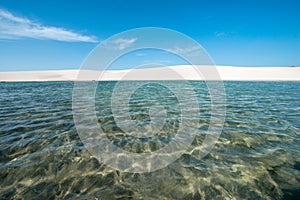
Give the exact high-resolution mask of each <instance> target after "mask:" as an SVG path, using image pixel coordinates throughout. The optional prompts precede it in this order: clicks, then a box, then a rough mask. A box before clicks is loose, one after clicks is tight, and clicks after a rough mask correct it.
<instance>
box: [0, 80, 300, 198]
mask: <svg viewBox="0 0 300 200" xmlns="http://www.w3.org/2000/svg"><path fill="white" fill-rule="evenodd" d="M115 84H116V82H101V83H99V85H98V88H97V95H96V112H97V117H98V122H99V123H100V124H101V126H102V129H103V131H104V132H105V133H106V134H107V137H108V138H110V139H111V140H112V141H113V142H114V144H115V145H117V146H119V147H120V148H123V149H125V150H127V151H132V152H136V153H140V152H152V151H156V150H157V149H160V148H162V147H163V146H164V145H167V144H168V142H170V140H171V139H172V137H173V135H172V133H175V132H176V130H177V129H178V126H179V125H180V119H179V118H178V112H179V111H180V109H179V108H178V106H179V105H178V101H177V100H176V97H174V94H172V93H170V92H169V91H168V90H167V89H166V88H163V87H161V86H159V84H152V85H148V86H147V87H144V88H139V89H138V90H137V91H136V92H135V93H134V94H133V95H132V98H131V100H130V109H129V110H130V112H131V114H132V115H131V117H132V119H138V120H139V121H140V122H141V126H143V125H145V124H147V123H149V120H150V118H149V115H148V113H149V110H147V107H149V106H150V105H152V104H153V102H159V103H161V104H163V106H164V107H165V108H166V110H167V121H166V125H165V126H164V127H163V129H162V130H161V132H160V134H158V135H157V136H156V137H153V138H152V139H149V140H144V139H143V140H138V139H136V138H134V137H128V136H126V134H124V133H123V132H122V131H121V130H120V128H118V127H117V125H116V123H115V122H114V118H113V115H112V111H111V109H110V100H111V91H112V89H113V88H114V86H115ZM130 84H134V82H128V85H130ZM173 84H175V85H178V87H180V86H181V83H180V81H178V82H176V81H175V82H174V83H173ZM191 85H193V87H194V88H195V91H196V94H197V98H198V99H199V102H200V113H199V114H200V117H199V122H200V123H199V131H200V132H202V131H203V132H205V130H206V129H207V127H208V124H209V120H210V98H209V93H208V91H207V89H206V87H205V84H204V83H203V82H191ZM72 89H73V83H72V82H43V83H0V94H1V96H0V199H41V198H43V199H53V198H57V199H74V198H76V199H96V198H97V199H296V198H297V197H299V196H300V156H299V155H300V101H299V99H300V82H225V89H226V95H227V98H226V99H227V100H226V101H227V104H226V106H227V110H226V113H227V114H226V120H225V123H224V128H223V131H222V134H221V136H220V138H219V139H218V142H217V143H216V145H215V146H214V148H213V150H212V151H211V153H210V154H209V155H207V156H206V157H205V158H202V159H200V158H199V154H198V152H197V147H199V146H200V145H201V144H202V141H203V139H204V134H199V135H197V136H196V137H195V139H194V141H193V143H192V145H191V147H190V148H189V149H188V150H187V151H186V153H184V154H183V155H182V156H181V157H180V158H179V159H178V160H176V161H175V162H174V163H172V164H170V165H169V166H168V167H166V168H163V169H160V170H157V171H154V172H150V173H142V174H138V173H125V172H120V171H118V170H115V169H112V168H110V167H108V166H106V165H105V164H103V163H101V162H99V161H98V160H97V159H96V158H95V157H94V156H93V155H91V154H90V153H89V152H88V151H87V150H86V149H85V147H84V145H83V143H82V142H81V140H80V138H79V136H78V135H77V132H76V128H75V125H74V121H73V115H72ZM187 101H188V99H187ZM145 131H147V130H145Z"/></svg>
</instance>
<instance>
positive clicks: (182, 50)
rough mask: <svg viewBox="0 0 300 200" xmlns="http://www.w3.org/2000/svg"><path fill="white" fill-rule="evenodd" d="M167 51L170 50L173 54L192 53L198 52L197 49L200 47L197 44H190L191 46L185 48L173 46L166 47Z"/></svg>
mask: <svg viewBox="0 0 300 200" xmlns="http://www.w3.org/2000/svg"><path fill="white" fill-rule="evenodd" d="M166 50H167V51H170V52H172V53H175V54H183V55H184V54H189V55H192V54H194V53H196V52H198V53H199V51H201V48H200V47H199V46H191V47H185V48H181V47H174V48H172V49H166Z"/></svg>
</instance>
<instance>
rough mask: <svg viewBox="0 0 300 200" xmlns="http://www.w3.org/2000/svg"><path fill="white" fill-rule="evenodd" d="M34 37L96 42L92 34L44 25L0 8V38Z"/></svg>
mask: <svg viewBox="0 0 300 200" xmlns="http://www.w3.org/2000/svg"><path fill="white" fill-rule="evenodd" d="M22 38H34V39H44V40H56V41H64V42H98V41H97V39H96V38H95V37H94V36H86V35H81V34H79V33H76V32H74V31H71V30H67V29H64V28H59V27H54V26H45V25H42V24H40V23H36V22H33V21H32V20H30V19H27V18H23V17H18V16H15V15H13V14H12V13H10V12H8V11H6V10H3V9H1V8H0V39H22Z"/></svg>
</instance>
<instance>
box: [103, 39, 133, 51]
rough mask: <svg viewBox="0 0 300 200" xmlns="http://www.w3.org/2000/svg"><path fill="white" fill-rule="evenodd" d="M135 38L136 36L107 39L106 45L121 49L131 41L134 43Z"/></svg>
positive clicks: (129, 44) (130, 43)
mask: <svg viewBox="0 0 300 200" xmlns="http://www.w3.org/2000/svg"><path fill="white" fill-rule="evenodd" d="M136 40H137V38H117V39H115V40H112V41H109V44H106V45H108V46H109V47H112V48H116V49H119V50H122V49H125V48H127V47H129V46H131V45H132V44H133V43H135V41H136Z"/></svg>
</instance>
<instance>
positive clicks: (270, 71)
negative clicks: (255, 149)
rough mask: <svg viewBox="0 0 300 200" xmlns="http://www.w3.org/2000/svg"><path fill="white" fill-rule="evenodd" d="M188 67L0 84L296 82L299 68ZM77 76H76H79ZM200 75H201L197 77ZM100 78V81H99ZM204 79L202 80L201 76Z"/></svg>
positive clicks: (68, 74)
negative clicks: (35, 82) (145, 81)
mask: <svg viewBox="0 0 300 200" xmlns="http://www.w3.org/2000/svg"><path fill="white" fill-rule="evenodd" d="M216 69H217V72H218V73H217V74H216V73H214V71H213V70H212V67H210V66H198V67H193V66H189V65H181V66H170V67H160V68H144V69H133V70H110V71H105V72H104V73H102V71H92V70H81V71H80V73H79V70H53V71H18V72H0V81H2V82H21V81H24V82H26V81H74V80H181V79H186V80H218V79H221V80H240V81H248V80H249V81H260V80H261V81H300V67H232V66H217V67H216ZM79 74H80V75H79ZM201 74H202V75H201ZM99 75H101V78H99ZM203 75H204V76H203Z"/></svg>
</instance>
